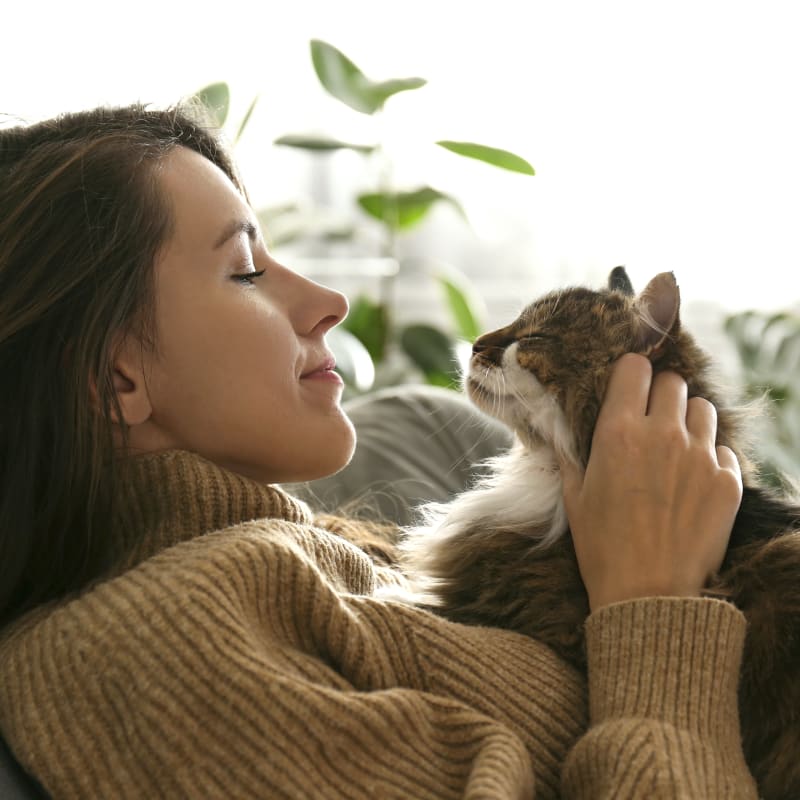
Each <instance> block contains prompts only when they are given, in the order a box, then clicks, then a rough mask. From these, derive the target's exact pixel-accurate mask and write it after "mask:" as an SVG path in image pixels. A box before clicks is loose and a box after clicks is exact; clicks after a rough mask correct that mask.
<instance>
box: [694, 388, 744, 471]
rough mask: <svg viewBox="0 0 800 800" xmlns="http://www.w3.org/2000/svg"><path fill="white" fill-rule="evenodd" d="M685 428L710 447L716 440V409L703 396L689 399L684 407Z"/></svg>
mask: <svg viewBox="0 0 800 800" xmlns="http://www.w3.org/2000/svg"><path fill="white" fill-rule="evenodd" d="M686 430H688V431H689V434H690V435H691V436H694V437H695V438H696V439H699V440H701V441H704V442H707V443H708V445H709V446H711V447H713V446H714V442H716V441H717V409H716V408H714V406H713V405H712V404H711V403H709V402H708V400H706V399H705V398H704V397H692V398H690V399H689V402H688V404H687V409H686ZM737 463H738V462H737ZM720 466H721V465H720Z"/></svg>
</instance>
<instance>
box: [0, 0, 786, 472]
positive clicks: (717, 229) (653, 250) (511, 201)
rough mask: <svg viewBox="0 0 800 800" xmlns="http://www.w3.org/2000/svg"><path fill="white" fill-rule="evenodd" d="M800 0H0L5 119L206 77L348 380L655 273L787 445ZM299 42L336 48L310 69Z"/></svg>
mask: <svg viewBox="0 0 800 800" xmlns="http://www.w3.org/2000/svg"><path fill="white" fill-rule="evenodd" d="M798 19H800V14H798V12H797V8H796V3H795V2H793V1H792V0H785V1H784V2H780V1H776V0H759V2H737V1H736V0H728V2H716V1H713V2H710V1H706V2H704V0H694V1H693V2H683V0H677V1H676V0H673V2H670V3H652V2H641V0H639V1H638V2H620V1H619V0H609V1H608V2H603V3H597V2H569V1H565V0H560V1H559V2H555V1H553V2H538V1H537V0H530V1H529V2H514V1H512V0H493V2H491V3H487V2H480V3H478V2H471V0H460V1H459V2H455V1H454V0H406V2H404V3H402V4H390V3H385V2H380V1H379V0H371V1H369V2H368V1H367V0H337V2H327V1H326V0H294V2H291V3H273V2H266V1H262V2H245V0H227V2H225V3H222V4H215V5H208V6H205V7H203V6H200V5H197V6H189V5H186V4H177V3H169V2H165V0H162V1H161V2H154V1H153V0H138V2H136V3H119V2H113V1H111V0H106V2H102V3H100V2H88V1H87V0H76V1H75V2H70V3H38V4H27V5H25V4H14V5H13V6H12V7H10V8H8V7H7V8H5V9H4V12H3V20H2V25H3V33H4V36H3V46H2V49H0V66H2V70H1V71H0V75H2V79H0V80H2V84H1V85H0V86H1V90H0V112H2V113H3V116H2V117H0V124H15V123H17V122H19V121H35V120H38V119H42V118H44V117H48V116H51V115H54V114H57V113H59V112H62V111H67V110H71V109H77V108H83V107H88V106H93V105H97V104H124V103H128V102H132V101H143V102H150V103H154V104H158V105H161V104H168V103H174V102H176V101H178V100H179V99H181V98H185V97H189V96H193V95H196V94H197V93H198V92H200V91H201V90H203V89H206V88H207V87H211V88H210V90H209V92H207V93H206V94H205V95H204V97H205V99H206V101H207V102H208V104H209V105H210V106H211V107H212V110H214V111H215V113H217V114H218V115H219V117H218V118H219V121H220V122H222V121H223V117H224V124H223V129H224V130H225V132H226V134H227V135H228V137H229V139H230V140H231V141H232V142H233V141H235V145H234V147H235V154H236V157H237V160H238V162H239V165H240V168H241V172H242V174H243V176H244V179H245V182H246V184H247V186H248V190H249V192H250V195H251V200H252V202H253V205H254V207H255V208H256V209H258V210H259V212H260V216H261V219H262V221H263V222H264V225H265V231H266V234H267V237H268V238H269V240H270V241H271V243H272V247H273V250H274V252H275V254H276V256H278V257H280V258H283V259H284V260H285V261H286V263H288V264H289V265H290V266H294V267H296V268H297V269H299V270H301V271H304V272H307V273H308V274H310V275H312V276H313V277H316V278H319V279H320V280H322V281H327V282H328V283H331V284H334V285H337V286H338V287H340V288H342V289H343V290H344V291H346V292H347V293H348V296H349V297H350V300H351V305H352V306H353V312H354V313H353V314H352V315H351V317H352V325H351V334H353V336H354V337H355V338H356V339H358V340H359V341H361V342H362V343H363V344H364V346H365V349H366V351H367V352H368V353H371V357H370V365H368V366H367V367H365V366H364V362H363V361H360V360H359V358H360V357H361V356H359V353H358V351H357V350H353V351H352V363H348V369H349V370H350V374H349V375H348V379H349V382H350V387H349V388H350V391H352V392H359V391H364V390H368V389H370V388H374V387H376V386H379V385H381V384H386V383H392V382H398V381H403V380H417V379H422V380H430V381H431V382H439V383H447V382H448V381H449V380H451V379H452V375H453V370H449V369H448V368H447V366H446V363H445V364H444V365H443V362H442V359H445V361H446V360H447V359H450V360H451V361H452V359H453V349H452V346H453V345H454V343H457V342H458V341H459V340H468V339H469V338H470V335H471V333H470V332H471V331H473V330H475V329H478V330H486V329H489V328H492V327H497V326H499V325H503V324H506V323H507V322H509V321H510V320H511V319H512V318H513V317H514V316H515V315H516V314H517V313H518V312H519V310H520V309H521V308H522V307H523V306H524V305H525V304H526V303H527V302H529V301H530V300H532V299H533V298H535V297H536V296H538V295H540V294H542V293H543V292H546V291H549V290H551V289H555V288H560V287H563V286H566V285H569V284H585V285H590V286H599V285H601V284H603V283H604V281H605V279H606V276H607V274H608V272H609V271H610V269H611V268H612V267H614V266H616V265H618V264H624V265H625V266H626V267H627V270H628V273H629V275H630V276H631V278H632V280H633V283H634V286H635V287H636V288H642V287H643V286H644V285H645V284H646V282H647V281H648V280H649V279H650V278H651V277H652V276H653V275H655V274H656V273H658V272H660V271H663V270H672V271H673V272H674V273H675V275H676V277H677V280H678V283H679V285H680V288H681V293H682V301H683V318H684V322H685V324H686V325H687V326H688V327H689V328H690V329H691V330H693V331H694V332H695V333H696V335H697V337H698V338H699V339H700V341H701V343H703V344H705V345H706V347H708V348H709V349H711V350H712V351H713V352H714V353H715V355H716V356H717V359H718V362H719V364H720V366H721V369H722V371H723V372H724V373H725V374H726V375H727V376H730V377H731V378H733V379H734V380H735V381H737V382H739V384H740V386H741V387H743V388H744V390H745V391H746V392H749V393H751V394H758V393H759V392H762V391H764V390H766V391H768V392H769V393H770V395H771V397H772V398H773V400H774V409H775V411H774V420H773V423H772V424H774V425H778V426H779V429H774V428H773V429H770V437H771V438H772V439H773V440H776V441H777V440H778V439H780V441H781V442H782V443H783V444H782V445H781V447H780V448H779V451H780V452H779V454H778V455H777V456H776V458H778V459H781V458H785V457H786V453H789V454H790V457H791V458H795V457H796V455H797V450H798V449H800V412H798V411H797V407H798V404H799V403H800V401H798V396H800V389H799V388H798V383H799V382H800V322H799V321H798V317H799V316H800V237H798V235H797V228H798V219H799V218H800V214H799V212H800V150H799V149H798V142H800V114H798V112H797V99H798V81H800V48H798V47H797V40H798V34H800V29H799V25H798ZM312 40H319V41H320V42H322V43H323V45H325V44H327V45H331V46H332V49H331V50H325V51H324V52H323V53H322V55H321V56H320V59H321V61H320V63H318V64H317V65H316V68H315V65H314V63H312V57H311V49H310V42H311V41H312ZM337 53H338V55H337ZM340 56H341V58H339V57H340ZM326 59H327V60H326ZM337 59H339V60H338V61H337ZM326 65H327V66H326ZM348 65H349V66H348ZM350 67H353V69H355V70H356V72H352V71H350V72H348V70H350ZM326 70H327V80H328V81H329V85H328V87H327V88H326V87H325V86H324V85H323V84H324V83H325V82H326ZM362 73H363V74H362ZM337 76H338V77H337ZM359 76H360V77H359ZM364 77H365V78H366V79H369V81H371V82H368V83H364V82H363V81H362V78H364ZM409 78H421V79H424V80H425V83H424V85H422V83H421V82H416V84H414V83H408V84H404V85H403V89H404V90H403V91H397V92H395V93H390V94H387V95H386V96H385V97H383V100H385V103H384V102H379V107H378V108H373V109H368V110H366V111H365V110H364V109H363V108H362V109H361V110H360V111H359V110H356V109H354V108H353V107H352V104H348V102H347V98H346V97H345V98H344V101H343V94H342V93H344V95H346V94H347V91H348V86H349V90H353V87H354V86H355V87H356V89H357V88H358V86H360V87H361V89H362V90H363V92H362V94H365V95H367V94H369V92H373V95H372V96H373V97H374V90H376V86H377V87H378V88H377V91H378V93H379V94H380V91H381V90H385V91H390V90H391V89H392V87H393V88H394V89H397V88H398V85H397V84H393V85H389V84H386V83H385V82H386V81H389V80H392V79H409ZM337 80H338V84H337ZM330 81H332V82H333V84H332V85H333V91H331V84H330ZM348 81H349V83H348ZM359 81H361V83H359ZM220 84H224V86H220ZM337 85H338V87H339V96H338V97H337V96H336V95H337V89H336V86H337ZM387 86H389V88H388V89H387ZM226 92H227V94H226ZM356 93H357V92H356ZM350 99H351V100H352V97H351V98H350ZM356 99H357V98H356ZM362 99H363V98H362ZM254 102H255V105H253V103H254ZM244 122H246V124H244V126H243V123H244ZM287 136H291V137H297V136H302V137H304V138H302V139H298V138H290V139H289V140H288V141H289V144H288V145H287V144H276V140H279V139H281V137H287ZM331 140H335V141H336V142H338V145H335V144H332V143H331ZM442 140H448V141H455V142H469V143H479V144H482V145H487V146H490V147H491V148H498V149H500V150H502V151H508V152H510V153H512V154H515V155H517V156H519V157H521V158H522V159H524V161H525V162H527V163H528V164H529V165H531V166H532V168H533V170H534V171H535V175H530V174H526V172H525V171H524V170H523V171H522V172H520V171H512V170H509V169H506V168H502V167H498V163H499V159H501V155H502V154H500V155H498V153H497V152H496V151H494V150H493V151H480V152H479V151H474V150H473V151H472V152H471V153H468V154H467V155H468V157H464V155H459V154H458V153H456V152H452V151H451V150H448V149H445V147H442V146H440V145H437V144H435V143H436V142H438V141H442ZM284 141H286V139H285V138H284ZM326 143H327V144H326ZM342 143H343V144H346V145H350V146H347V147H341V146H339V145H341V144H342ZM292 144H294V145H295V146H290V145H292ZM298 144H299V145H300V146H297V145H298ZM353 145H356V147H354V146H353ZM321 147H325V148H326V149H322V150H321V149H319V148H321ZM330 148H334V149H330ZM476 155H477V157H474V156H476ZM469 156H473V157H469ZM506 166H507V165H506ZM369 196H372V200H371V201H370V200H369V199H368V198H369ZM359 198H361V200H360V201H359ZM376 198H377V199H376ZM390 201H391V202H390ZM370 203H371V205H370ZM381 203H382V205H381ZM387 203H389V205H388V206H387ZM392 203H393V205H392ZM376 204H377V205H376ZM359 326H360V327H359ZM375 331H378V332H379V334H380V335H379V336H378V339H380V341H376V335H375ZM431 331H433V332H431ZM370 337H372V338H370ZM338 346H340V347H343V348H345V347H346V343H339V345H338ZM448 348H450V349H448ZM456 350H457V348H456ZM348 352H349V351H348ZM426 354H427V356H426ZM431 354H433V355H431ZM361 355H362V356H363V353H362V354H361ZM426 358H427V361H426ZM345 360H346V359H345ZM343 363H344V360H343ZM370 370H372V371H370ZM781 426H782V427H781ZM790 463H793V464H797V463H798V461H796V460H795V461H793V462H790Z"/></svg>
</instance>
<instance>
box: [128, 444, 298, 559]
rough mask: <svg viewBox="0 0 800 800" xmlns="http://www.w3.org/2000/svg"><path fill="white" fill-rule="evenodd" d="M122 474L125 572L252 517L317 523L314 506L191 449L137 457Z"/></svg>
mask: <svg viewBox="0 0 800 800" xmlns="http://www.w3.org/2000/svg"><path fill="white" fill-rule="evenodd" d="M122 474H124V480H122V481H121V484H122V485H121V486H120V487H119V492H118V495H117V503H118V506H117V510H116V524H115V525H114V526H113V529H114V532H115V533H114V535H115V539H116V541H115V542H114V549H115V552H117V553H118V554H119V559H118V560H117V564H118V569H121V570H126V569H130V568H131V567H133V566H135V565H136V564H138V563H139V562H141V561H143V560H145V559H146V558H149V557H150V556H152V555H154V554H155V553H157V552H159V551H160V550H163V549H165V548H167V547H171V546H172V545H175V544H178V543H179V542H182V541H185V540H187V539H193V538H195V537H197V536H202V535H203V534H206V533H209V532H210V531H215V530H219V529H221V528H227V527H229V526H231V525H236V524H238V523H240V522H245V521H247V520H252V519H263V518H273V519H284V520H287V521H289V522H298V523H309V522H311V512H310V511H309V508H308V506H306V504H305V503H303V502H301V501H299V500H296V499H295V498H293V497H291V496H290V495H288V494H286V493H285V492H284V491H283V490H281V489H279V488H278V487H276V486H271V485H266V484H262V483H259V482H257V481H254V480H252V479H250V478H245V477H243V476H242V475H239V474H237V473H235V472H231V471H230V470H226V469H224V468H222V467H219V466H217V465H216V464H214V463H213V462H211V461H209V460H207V459H206V458H203V457H202V456H200V455H198V454H196V453H191V452H188V451H186V450H167V451H164V452H161V453H155V454H147V455H143V456H134V457H132V458H130V459H129V461H128V462H127V463H126V465H125V470H124V473H122ZM115 571H117V570H115Z"/></svg>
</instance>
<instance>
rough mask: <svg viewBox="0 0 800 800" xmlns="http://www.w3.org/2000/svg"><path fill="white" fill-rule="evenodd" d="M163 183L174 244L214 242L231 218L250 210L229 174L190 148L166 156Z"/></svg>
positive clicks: (162, 171) (175, 150)
mask: <svg viewBox="0 0 800 800" xmlns="http://www.w3.org/2000/svg"><path fill="white" fill-rule="evenodd" d="M159 182H160V184H161V187H162V190H163V191H164V193H165V195H166V198H167V201H168V202H169V205H170V208H171V211H172V215H173V221H174V232H173V243H174V244H178V245H180V244H183V243H188V242H189V241H197V240H198V239H200V240H201V241H203V242H205V241H206V240H209V241H211V240H213V239H214V237H215V236H217V235H219V231H220V228H221V226H223V225H224V224H225V223H226V222H227V221H228V220H230V219H232V218H236V217H241V216H243V214H244V215H246V214H248V213H249V209H248V206H247V203H246V202H245V200H244V198H243V197H242V195H241V194H240V193H239V190H238V189H237V188H236V187H235V186H234V185H233V183H232V182H231V180H230V179H229V178H228V176H227V175H226V174H225V173H224V172H223V171H222V170H221V169H220V168H219V167H218V166H216V164H213V163H212V162H211V161H209V160H208V159H207V158H204V157H203V156H201V155H200V154H199V153H196V152H195V151H194V150H190V149H188V148H186V147H176V148H175V149H174V150H173V151H172V152H171V153H169V155H167V156H166V158H164V160H163V162H162V164H161V170H160V175H159Z"/></svg>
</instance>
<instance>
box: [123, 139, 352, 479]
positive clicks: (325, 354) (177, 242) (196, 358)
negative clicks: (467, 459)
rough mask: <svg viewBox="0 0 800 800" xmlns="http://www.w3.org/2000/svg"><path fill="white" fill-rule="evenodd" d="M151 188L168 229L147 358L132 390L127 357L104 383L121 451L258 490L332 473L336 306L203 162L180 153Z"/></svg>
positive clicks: (342, 454) (344, 440)
mask: <svg viewBox="0 0 800 800" xmlns="http://www.w3.org/2000/svg"><path fill="white" fill-rule="evenodd" d="M159 179H160V181H161V183H162V185H163V188H164V191H165V192H166V194H167V198H168V200H169V201H170V202H171V205H172V210H173V216H174V222H175V225H174V233H173V236H172V238H171V240H170V241H169V242H168V243H167V245H166V247H165V249H164V250H163V251H162V253H161V256H160V258H159V260H158V262H157V264H156V325H157V337H158V353H157V354H155V355H153V356H148V355H145V356H144V357H143V358H144V362H143V363H142V360H141V359H142V356H141V353H140V351H138V350H137V351H136V352H137V354H138V355H137V357H138V358H139V364H140V365H141V366H142V372H141V376H140V379H139V380H138V385H137V380H136V378H137V375H136V368H137V365H136V364H135V359H134V358H133V357H130V354H129V357H128V358H125V357H123V359H122V360H120V361H118V362H117V373H116V374H115V383H118V386H119V387H120V388H122V389H123V391H121V392H120V393H119V394H120V396H121V399H122V400H123V413H124V414H125V416H126V417H128V416H129V414H128V413H126V409H131V414H130V416H131V417H133V418H134V419H133V422H132V423H131V420H130V419H129V420H128V421H129V423H131V427H130V435H131V445H132V447H133V449H134V450H139V451H142V450H143V451H145V452H152V451H156V450H163V449H168V448H173V447H175V448H182V449H185V450H191V451H193V452H197V453H199V454H200V455H202V456H204V457H206V458H208V459H209V460H211V461H214V462H215V463H217V464H219V465H221V466H223V467H227V468H229V469H232V470H234V471H236V472H239V473H240V474H243V475H246V476H248V477H251V478H255V479H256V480H259V481H263V482H267V483H272V482H282V481H299V480H310V479H313V478H317V477H321V476H323V475H328V474H331V473H333V472H335V471H336V470H338V469H340V468H341V467H343V466H344V465H345V464H346V463H347V462H348V461H349V459H350V457H351V455H352V451H353V447H354V444H355V435H354V432H353V428H352V425H351V423H350V421H349V420H348V419H347V417H346V416H345V414H344V412H343V411H342V409H341V407H340V405H339V401H340V398H341V394H342V382H341V379H340V378H339V376H338V375H337V374H336V373H335V372H334V371H333V358H332V356H331V353H330V351H329V350H328V349H327V347H326V345H325V334H326V332H327V331H328V330H330V329H331V328H332V327H333V326H334V325H336V324H338V323H339V322H341V321H342V319H344V317H345V315H346V314H347V301H346V299H345V298H344V296H343V295H341V294H339V293H338V292H335V291H333V290H331V289H327V288H325V287H322V286H319V285H318V284H315V283H313V282H312V281H309V280H307V279H306V278H303V277H301V276H300V275H298V274H296V273H295V272H292V271H291V270H290V269H287V268H286V267H284V266H282V265H281V264H279V263H277V262H276V261H274V260H273V259H272V258H271V257H270V255H269V253H267V250H266V248H265V246H264V243H263V241H262V239H261V236H260V234H259V232H258V231H259V228H258V223H257V221H256V218H255V216H254V214H253V212H252V209H251V208H250V207H249V206H248V204H247V203H246V201H245V200H244V199H243V198H242V196H241V195H240V194H239V192H238V191H237V189H236V188H235V187H234V186H233V184H232V183H231V182H230V180H229V179H228V178H227V176H226V175H225V174H224V173H223V172H222V171H221V170H220V169H219V168H217V167H216V166H215V165H213V164H212V163H211V162H210V161H208V160H207V159H205V158H203V157H202V156H200V155H199V154H197V153H195V152H194V151H191V150H189V149H187V148H183V147H179V148H177V149H176V150H175V151H174V152H173V153H171V154H170V155H169V156H168V157H167V158H166V159H165V160H164V162H163V172H162V173H161V174H160V176H159ZM262 270H263V271H264V272H263V275H261V276H260V277H259V276H258V273H260V272H261V271H262ZM131 365H133V366H131ZM129 373H130V374H129ZM142 384H143V385H142ZM125 390H127V391H128V392H129V395H128V397H127V401H125ZM137 391H138V392H139V395H138V396H137V397H135V398H134V396H133V393H134V392H137ZM142 392H144V393H146V397H145V396H143V394H142ZM148 411H149V413H147V412H148Z"/></svg>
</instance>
